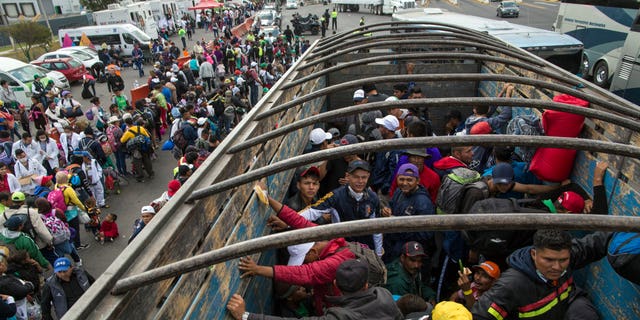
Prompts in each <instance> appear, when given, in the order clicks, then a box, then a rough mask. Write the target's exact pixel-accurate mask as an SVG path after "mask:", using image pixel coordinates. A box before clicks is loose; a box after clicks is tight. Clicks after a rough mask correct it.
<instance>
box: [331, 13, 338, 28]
mask: <svg viewBox="0 0 640 320" xmlns="http://www.w3.org/2000/svg"><path fill="white" fill-rule="evenodd" d="M337 29H338V11H336V8H333V11H331V30H337Z"/></svg>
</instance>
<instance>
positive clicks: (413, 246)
mask: <svg viewBox="0 0 640 320" xmlns="http://www.w3.org/2000/svg"><path fill="white" fill-rule="evenodd" d="M402 254H404V255H405V256H408V257H417V256H426V254H425V253H424V248H422V245H421V244H420V242H416V241H409V242H407V243H405V244H404V246H402Z"/></svg>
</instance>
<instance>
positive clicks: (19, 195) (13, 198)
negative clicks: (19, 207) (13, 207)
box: [11, 191, 25, 201]
mask: <svg viewBox="0 0 640 320" xmlns="http://www.w3.org/2000/svg"><path fill="white" fill-rule="evenodd" d="M24 199H25V196H24V193H22V192H20V191H16V192H14V193H12V194H11V201H24Z"/></svg>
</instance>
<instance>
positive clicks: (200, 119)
mask: <svg viewBox="0 0 640 320" xmlns="http://www.w3.org/2000/svg"><path fill="white" fill-rule="evenodd" d="M197 123H198V125H199V126H204V124H205V123H207V118H198V122H197Z"/></svg>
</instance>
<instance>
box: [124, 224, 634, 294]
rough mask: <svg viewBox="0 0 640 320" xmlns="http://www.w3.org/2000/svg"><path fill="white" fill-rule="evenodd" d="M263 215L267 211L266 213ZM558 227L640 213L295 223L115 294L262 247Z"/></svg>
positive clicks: (618, 227)
mask: <svg viewBox="0 0 640 320" xmlns="http://www.w3.org/2000/svg"><path fill="white" fill-rule="evenodd" d="M265 219H266V217H265ZM503 228H508V229H511V230H527V229H546V228H551V229H561V230H600V231H628V232H640V217H609V216H601V215H571V214H500V215H493V214H456V215H428V216H408V217H391V218H379V219H366V220H359V221H350V222H342V223H335V224H331V225H323V226H317V227H314V228H304V229H298V230H294V231H290V232H283V233H278V234H273V235H269V236H266V237H263V238H259V239H253V240H248V241H245V242H242V243H237V244H233V245H230V246H227V247H224V248H221V249H218V250H215V251H212V252H208V253H205V254H202V255H199V256H194V257H192V258H189V259H186V260H183V261H180V262H176V263H173V264H170V265H166V266H163V267H160V268H157V269H155V270H149V271H146V272H144V273H142V274H138V275H135V276H131V277H129V278H126V279H122V280H120V281H118V283H117V284H116V286H115V287H114V289H113V293H114V294H121V293H123V292H126V291H128V290H131V289H133V288H136V287H139V286H144V285H147V284H149V283H153V282H155V281H159V280H162V279H168V278H171V277H173V276H176V275H180V274H183V273H185V272H191V271H194V270H198V269H200V268H203V267H207V266H210V265H214V264H217V263H220V262H222V261H226V260H229V259H234V258H239V257H242V256H245V255H248V254H253V253H256V252H260V251H263V250H267V249H274V248H281V247H285V246H289V245H293V244H299V243H305V242H312V241H321V240H330V239H335V238H339V237H346V236H361V235H370V234H374V233H381V232H385V233H394V232H417V231H444V230H496V229H503Z"/></svg>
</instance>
